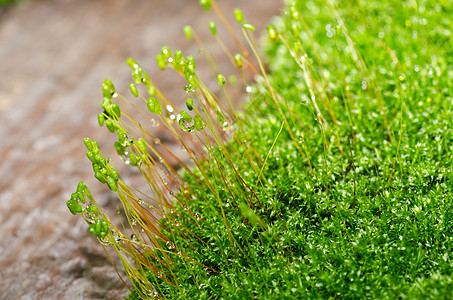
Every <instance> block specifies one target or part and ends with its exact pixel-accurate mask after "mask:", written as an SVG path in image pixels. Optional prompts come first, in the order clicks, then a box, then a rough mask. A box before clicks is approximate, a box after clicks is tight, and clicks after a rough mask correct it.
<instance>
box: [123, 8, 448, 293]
mask: <svg viewBox="0 0 453 300" xmlns="http://www.w3.org/2000/svg"><path fill="white" fill-rule="evenodd" d="M285 12H286V13H285V14H284V15H283V16H282V17H280V18H279V19H278V20H275V25H276V27H277V28H278V29H279V32H280V33H281V34H282V36H283V37H284V39H285V40H286V41H287V43H288V44H289V45H290V48H291V49H292V50H293V51H294V52H295V53H296V55H297V56H298V55H301V54H304V53H306V54H307V55H306V56H304V57H305V58H304V60H305V61H304V65H305V66H306V72H304V71H303V70H302V69H301V67H300V66H299V65H297V64H296V62H295V59H294V57H292V56H291V55H290V53H289V51H288V49H287V48H286V47H285V46H284V44H283V43H282V42H281V41H279V40H277V41H270V40H267V41H265V42H264V45H263V47H262V48H261V50H263V51H264V52H265V57H266V64H267V66H268V68H269V77H268V80H269V82H270V83H271V85H272V86H273V89H274V90H275V92H277V93H278V94H279V95H280V98H278V99H280V100H278V101H274V100H272V99H273V98H272V95H271V94H272V93H271V92H270V89H269V88H268V87H267V86H266V83H265V81H266V80H265V79H263V78H261V79H259V78H258V83H257V84H256V85H255V86H254V88H253V90H252V92H251V97H250V101H249V102H248V103H247V104H246V107H245V109H244V112H243V113H240V114H239V121H238V122H237V125H236V132H238V134H237V136H238V137H239V140H233V141H231V142H229V143H227V144H225V145H224V147H225V149H226V150H227V151H218V150H215V149H213V150H212V151H210V152H208V159H207V160H206V161H205V162H204V163H205V164H208V163H211V164H213V162H216V165H215V166H214V167H212V166H211V167H212V168H210V170H211V173H206V172H204V173H199V174H198V173H197V172H200V171H199V170H197V169H195V170H194V173H195V174H198V175H199V176H198V178H205V179H206V180H207V181H209V182H210V184H211V185H213V186H214V187H216V188H215V191H211V190H208V189H206V185H205V184H202V183H200V182H199V181H198V180H197V179H195V177H194V176H192V175H191V174H189V173H186V174H185V175H184V176H183V177H184V179H185V181H186V183H187V185H186V189H187V190H189V191H190V195H191V200H190V201H187V202H185V205H186V206H184V207H183V206H180V205H178V204H177V205H176V212H174V214H173V216H174V218H175V219H178V220H180V221H179V222H180V223H179V224H180V226H181V228H184V230H181V231H178V230H176V229H175V230H171V231H163V232H164V234H165V235H166V236H167V237H168V239H169V240H170V241H172V242H171V245H172V247H168V243H167V245H165V243H164V242H162V243H163V244H162V248H169V251H172V249H184V255H185V256H187V257H190V260H188V259H183V258H181V257H178V256H174V257H172V260H173V263H174V268H173V269H172V272H173V275H174V276H173V277H174V278H177V283H176V286H173V285H171V284H169V283H167V282H166V281H164V280H162V279H161V278H160V277H159V276H157V275H156V274H155V272H149V274H148V278H149V279H150V281H151V282H152V283H154V284H155V287H156V291H157V292H158V293H159V295H160V297H163V298H168V299H306V298H319V299H327V298H338V299H367V298H368V299H397V298H400V299H404V298H408V299H451V298H453V264H452V263H453V256H452V249H453V226H452V224H453V223H452V222H453V199H452V195H453V174H452V153H453V134H452V128H453V115H452V111H453V110H452V106H453V51H452V45H453V38H452V28H453V19H452V18H451V16H452V15H453V5H452V2H451V1H447V0H446V1H401V2H395V1H389V0H382V1H346V2H344V3H342V4H339V3H338V5H337V6H336V7H335V8H333V7H332V6H329V5H326V4H323V2H322V1H295V3H293V4H292V6H291V7H290V6H288V7H287V8H286V9H285ZM336 14H338V15H337V16H336ZM338 16H340V18H341V20H343V21H344V27H343V26H342V27H337V26H336V24H339V22H340V21H339V20H340V19H339V17H338ZM349 39H350V40H349ZM352 45H354V46H352ZM307 76H308V78H307ZM309 88H311V89H312V90H313V92H314V98H313V99H312V95H311V94H310V92H309ZM313 100H314V101H317V102H316V103H317V105H318V107H319V112H318V111H317V110H316V107H315V106H314V104H313ZM279 111H280V112H281V113H279ZM283 116H285V118H286V120H287V122H285V120H284V118H283ZM225 153H231V155H230V156H229V157H227V156H225ZM263 166H264V167H263ZM208 168H209V167H208V166H206V168H205V169H203V170H206V169H208ZM237 172H239V174H238V173H237ZM207 177H209V178H207ZM225 183H226V184H225ZM244 187H245V188H244ZM255 187H256V190H255ZM241 191H242V195H244V196H243V197H242V198H241V196H240V195H241ZM252 191H254V192H252ZM219 199H221V202H220V203H221V204H219ZM244 203H245V204H246V205H244ZM219 205H221V206H222V209H223V211H224V216H223V213H221V212H220V207H219ZM189 212H190V214H197V216H199V222H193V221H190V220H191V217H190V215H189ZM225 220H227V221H225ZM164 225H165V221H164ZM188 231H190V232H192V233H193V234H194V235H196V236H197V237H198V238H199V239H197V238H193V237H192V238H188V236H187V235H184V233H183V232H188ZM169 232H171V233H169ZM182 235H183V236H184V238H180V237H181V236H182ZM232 240H234V243H233V242H232ZM175 251H176V250H175ZM159 255H160V256H161V257H162V259H163V260H164V259H165V258H164V257H163V256H164V255H163V254H162V253H160V254H159ZM195 262H197V263H199V264H197V263H195ZM200 264H202V265H203V266H202V265H200ZM206 267H209V268H211V269H212V270H211V269H209V268H206ZM214 270H215V271H214ZM217 272H220V273H221V274H219V273H217ZM134 295H135V296H134ZM137 295H138V294H137V293H136V292H133V293H132V294H131V295H130V297H129V298H130V299H133V298H134V297H136V296H137Z"/></svg>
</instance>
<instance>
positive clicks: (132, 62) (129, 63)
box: [126, 57, 140, 69]
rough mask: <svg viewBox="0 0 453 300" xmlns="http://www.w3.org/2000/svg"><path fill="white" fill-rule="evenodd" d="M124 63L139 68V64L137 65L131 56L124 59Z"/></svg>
mask: <svg viewBox="0 0 453 300" xmlns="http://www.w3.org/2000/svg"><path fill="white" fill-rule="evenodd" d="M126 63H127V64H128V65H129V67H131V68H132V69H138V68H140V66H139V65H138V63H137V62H136V61H135V60H134V59H133V58H130V57H129V58H128V59H126Z"/></svg>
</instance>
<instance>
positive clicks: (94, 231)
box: [88, 224, 96, 235]
mask: <svg viewBox="0 0 453 300" xmlns="http://www.w3.org/2000/svg"><path fill="white" fill-rule="evenodd" d="M88 232H89V233H91V234H93V235H96V229H95V226H94V224H90V226H88Z"/></svg>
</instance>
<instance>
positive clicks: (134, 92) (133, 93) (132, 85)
mask: <svg viewBox="0 0 453 300" xmlns="http://www.w3.org/2000/svg"><path fill="white" fill-rule="evenodd" d="M129 89H130V90H131V94H132V96H134V97H135V98H137V97H138V91H137V86H136V85H135V83H131V84H129Z"/></svg>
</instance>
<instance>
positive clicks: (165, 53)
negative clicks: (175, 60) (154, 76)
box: [161, 46, 172, 62]
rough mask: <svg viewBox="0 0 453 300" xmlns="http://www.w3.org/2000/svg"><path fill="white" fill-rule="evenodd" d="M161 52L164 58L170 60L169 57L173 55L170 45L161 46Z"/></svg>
mask: <svg viewBox="0 0 453 300" xmlns="http://www.w3.org/2000/svg"><path fill="white" fill-rule="evenodd" d="M161 53H162V55H163V57H164V59H165V60H166V61H167V62H168V59H169V58H170V57H171V56H172V54H171V51H170V48H169V47H168V46H163V47H162V48H161Z"/></svg>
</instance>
